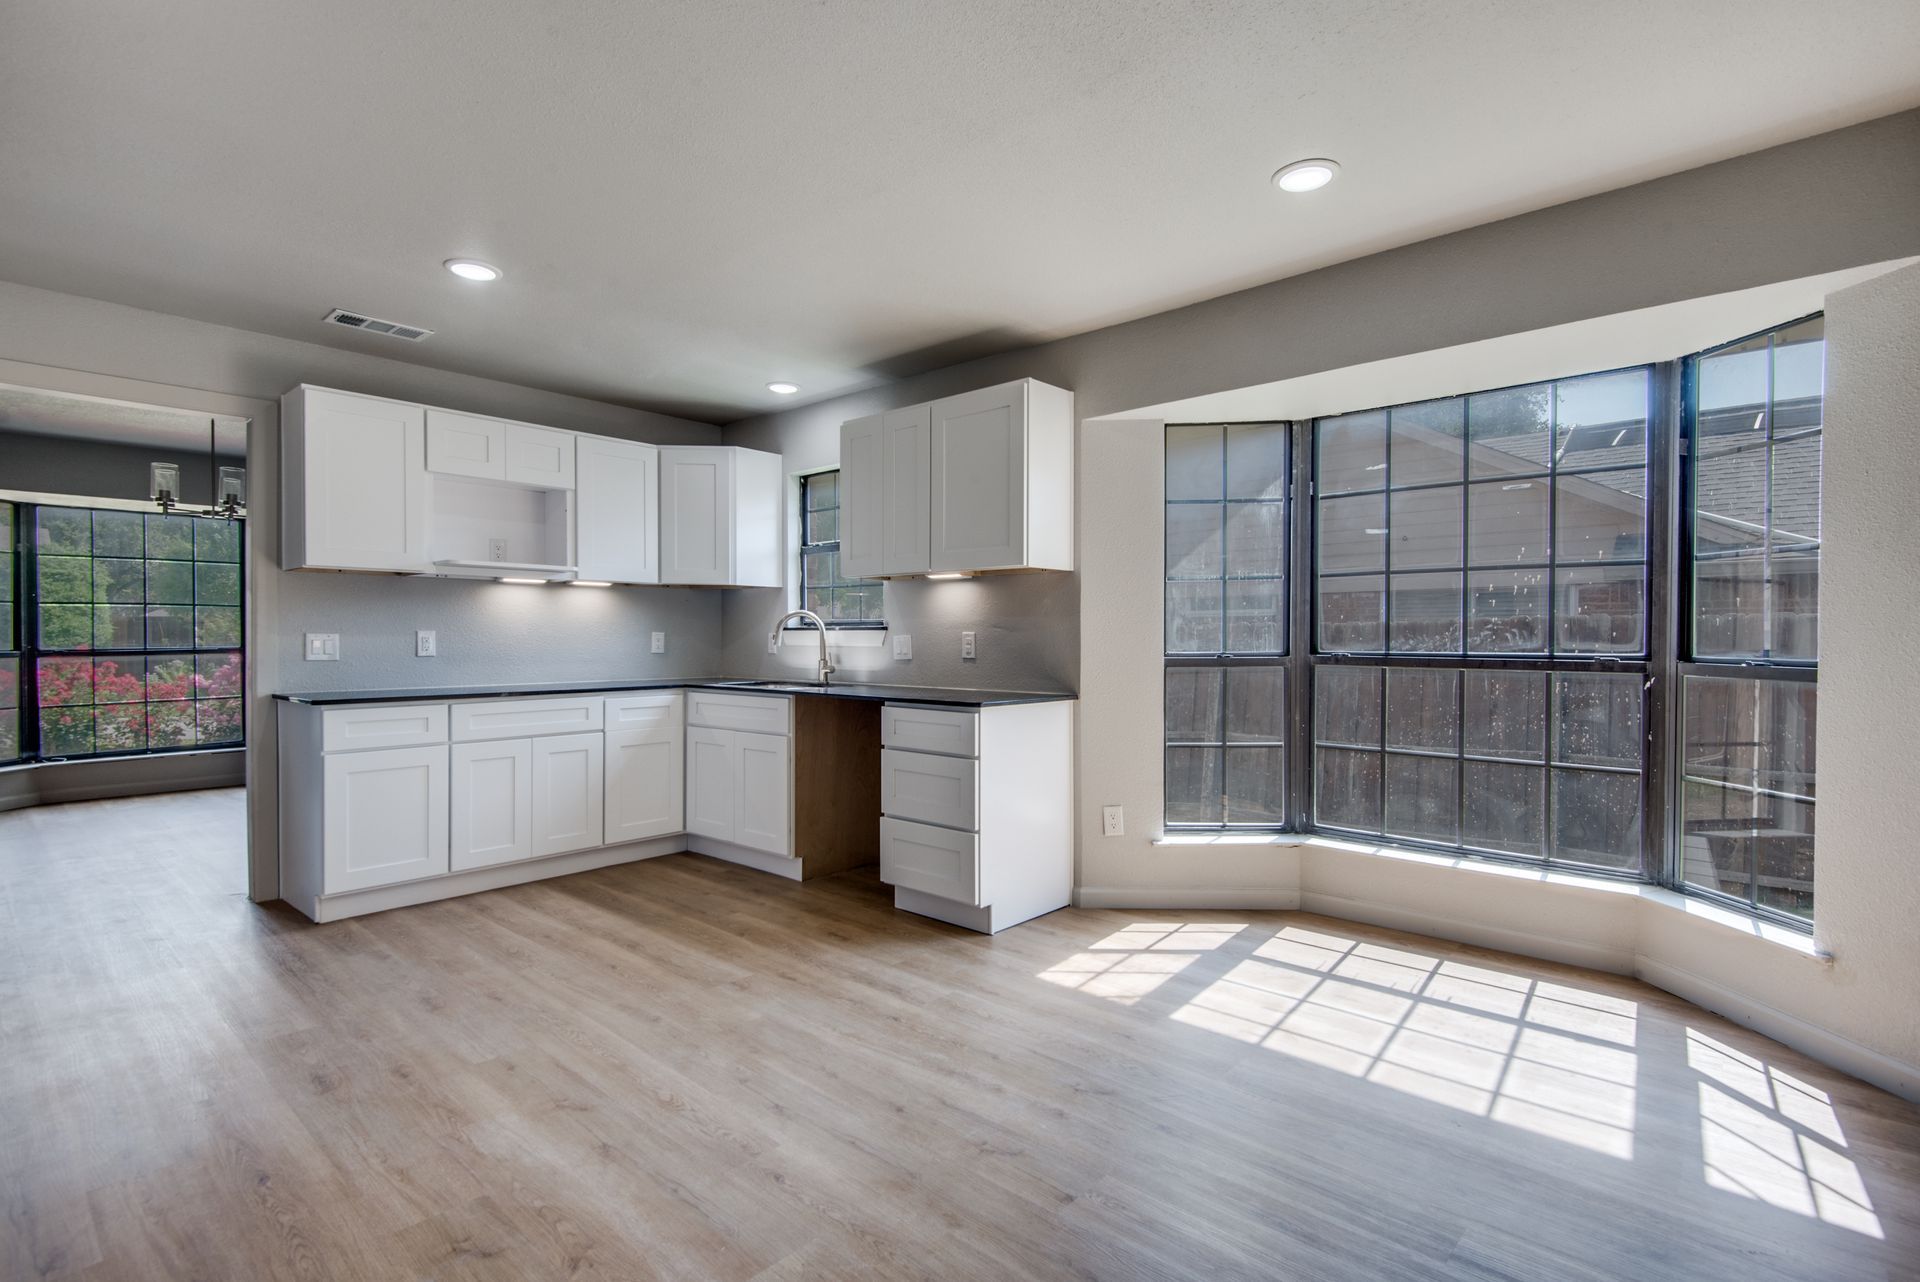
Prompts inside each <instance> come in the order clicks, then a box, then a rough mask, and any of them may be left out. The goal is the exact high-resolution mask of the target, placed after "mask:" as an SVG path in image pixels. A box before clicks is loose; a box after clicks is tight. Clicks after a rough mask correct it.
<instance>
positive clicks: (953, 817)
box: [880, 748, 980, 829]
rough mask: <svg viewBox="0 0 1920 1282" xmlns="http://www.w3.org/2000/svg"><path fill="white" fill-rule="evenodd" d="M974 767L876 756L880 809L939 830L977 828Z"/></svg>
mask: <svg viewBox="0 0 1920 1282" xmlns="http://www.w3.org/2000/svg"><path fill="white" fill-rule="evenodd" d="M979 792H980V786H979V781H978V767H977V766H976V765H975V763H974V762H973V761H972V760H971V759H969V758H966V757H936V756H933V755H931V754H929V753H925V752H901V751H899V750H898V749H895V748H886V749H883V750H882V751H881V753H880V809H881V810H882V811H883V812H885V813H886V814H887V815H889V816H891V817H892V818H895V819H912V820H917V821H918V822H920V823H928V824H939V825H940V826H941V827H943V828H965V829H975V828H978V827H979V826H980V813H979V812H980V804H979Z"/></svg>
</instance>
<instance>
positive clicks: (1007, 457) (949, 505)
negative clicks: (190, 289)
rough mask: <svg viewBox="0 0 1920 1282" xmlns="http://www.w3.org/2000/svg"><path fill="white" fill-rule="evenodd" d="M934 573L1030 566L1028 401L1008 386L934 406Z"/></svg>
mask: <svg viewBox="0 0 1920 1282" xmlns="http://www.w3.org/2000/svg"><path fill="white" fill-rule="evenodd" d="M932 440H933V470H932V476H933V540H932V549H931V555H930V562H931V568H932V569H934V570H935V571H940V570H993V569H1003V568H1014V567H1020V566H1024V565H1025V564H1026V560H1027V396H1026V384H1025V383H1007V384H1005V385H1003V386H1000V387H988V388H982V389H981V390H980V391H977V392H966V393H963V394H961V395H959V396H949V397H946V398H945V399H944V400H938V401H935V402H934V403H933V425H932Z"/></svg>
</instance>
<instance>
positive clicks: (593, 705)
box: [453, 697, 603, 743]
mask: <svg viewBox="0 0 1920 1282" xmlns="http://www.w3.org/2000/svg"><path fill="white" fill-rule="evenodd" d="M602 702H603V700H601V699H599V698H594V697H588V698H584V699H505V700H494V701H491V702H488V703H456V704H454V705H453V741H454V742H455V743H466V742H469V741H471V740H474V739H518V738H525V737H527V736H530V735H541V734H580V733H583V732H585V731H589V730H598V729H600V726H601V720H600V718H601V704H602Z"/></svg>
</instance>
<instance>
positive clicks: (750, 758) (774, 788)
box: [733, 731, 793, 855]
mask: <svg viewBox="0 0 1920 1282" xmlns="http://www.w3.org/2000/svg"><path fill="white" fill-rule="evenodd" d="M734 743H735V749H734V753H735V760H736V761H737V762H738V765H737V767H736V770H737V774H738V783H737V788H738V793H737V799H736V801H735V808H734V814H735V819H734V832H733V839H734V840H735V841H736V842H738V843H740V844H741V845H743V846H751V847H752V848H753V849H755V850H764V851H766V852H767V853H768V854H773V855H791V854H792V853H793V801H792V793H793V770H792V764H791V756H790V753H789V749H788V740H787V738H786V736H784V735H772V734H746V733H743V732H740V731H735V732H734Z"/></svg>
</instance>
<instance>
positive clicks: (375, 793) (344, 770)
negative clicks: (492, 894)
mask: <svg viewBox="0 0 1920 1282" xmlns="http://www.w3.org/2000/svg"><path fill="white" fill-rule="evenodd" d="M309 786H311V785H309ZM321 796H322V797H323V801H322V803H321V816H320V818H321V837H320V849H321V870H322V875H323V877H324V878H325V884H326V887H327V889H328V891H329V893H337V892H339V891H347V890H365V889H367V888H368V887H370V886H388V885H392V884H393V883H394V882H399V881H413V880H415V879H416V878H420V877H437V876H439V875H441V874H442V873H444V872H446V871H447V749H446V746H445V745H444V744H441V745H435V746H433V747H426V748H375V749H372V750H370V751H366V752H340V753H330V754H328V755H327V756H326V758H325V766H324V771H323V778H322V781H321Z"/></svg>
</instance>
